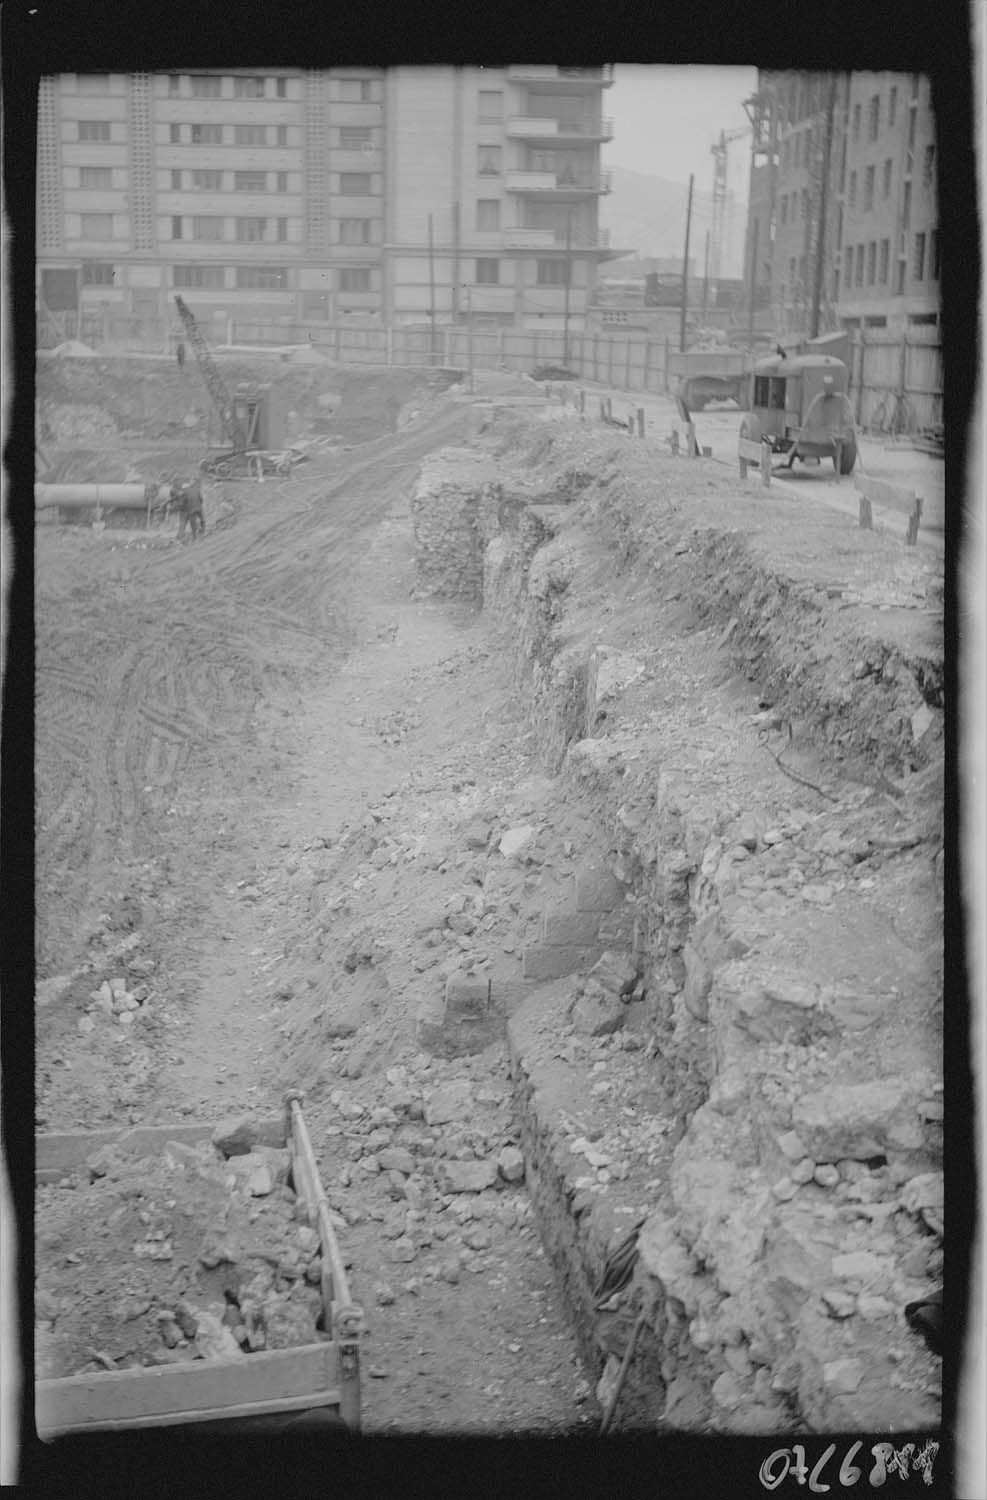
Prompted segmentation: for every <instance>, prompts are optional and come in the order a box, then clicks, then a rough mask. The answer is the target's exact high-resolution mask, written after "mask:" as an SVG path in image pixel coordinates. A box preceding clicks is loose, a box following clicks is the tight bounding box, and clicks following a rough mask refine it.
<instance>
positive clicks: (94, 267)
mask: <svg viewBox="0 0 987 1500" xmlns="http://www.w3.org/2000/svg"><path fill="white" fill-rule="evenodd" d="M115 274H116V272H115V268H114V267H113V266H111V265H107V264H106V262H105V261H101V260H84V261H83V262H82V285H83V286H112V285H113V280H114V276H115Z"/></svg>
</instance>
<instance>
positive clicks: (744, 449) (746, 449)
mask: <svg viewBox="0 0 987 1500" xmlns="http://www.w3.org/2000/svg"><path fill="white" fill-rule="evenodd" d="M737 453H738V455H739V456H740V457H741V458H747V459H750V461H751V463H752V464H759V463H760V462H761V444H760V443H755V442H753V441H752V440H751V439H750V438H738V439H737Z"/></svg>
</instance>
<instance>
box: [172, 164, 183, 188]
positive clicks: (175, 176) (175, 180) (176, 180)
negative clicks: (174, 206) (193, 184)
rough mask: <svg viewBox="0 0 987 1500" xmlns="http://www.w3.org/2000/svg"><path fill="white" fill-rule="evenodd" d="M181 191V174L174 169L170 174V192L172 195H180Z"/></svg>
mask: <svg viewBox="0 0 987 1500" xmlns="http://www.w3.org/2000/svg"><path fill="white" fill-rule="evenodd" d="M181 190H182V174H181V172H180V171H179V170H178V169H177V168H176V169H175V170H174V171H173V172H172V174H171V191H172V192H173V193H180V192H181Z"/></svg>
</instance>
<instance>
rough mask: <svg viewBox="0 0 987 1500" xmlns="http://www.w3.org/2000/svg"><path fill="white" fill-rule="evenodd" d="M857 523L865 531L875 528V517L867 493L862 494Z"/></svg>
mask: <svg viewBox="0 0 987 1500" xmlns="http://www.w3.org/2000/svg"><path fill="white" fill-rule="evenodd" d="M857 524H858V526H860V527H861V528H862V530H864V531H873V529H874V518H873V516H872V514H871V508H870V501H869V500H868V498H867V496H866V495H861V496H860V510H859V514H858V518H857Z"/></svg>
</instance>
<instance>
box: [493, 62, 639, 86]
mask: <svg viewBox="0 0 987 1500" xmlns="http://www.w3.org/2000/svg"><path fill="white" fill-rule="evenodd" d="M507 78H508V81H509V82H510V83H536V84H537V85H538V87H539V88H546V87H548V88H557V89H559V90H560V91H561V92H565V93H572V92H573V91H574V90H577V89H599V88H604V89H608V88H610V86H611V84H612V83H613V63H604V64H603V66H602V67H599V68H559V67H554V66H551V65H549V64H544V63H511V65H510V66H509V67H508V69H507Z"/></svg>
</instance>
